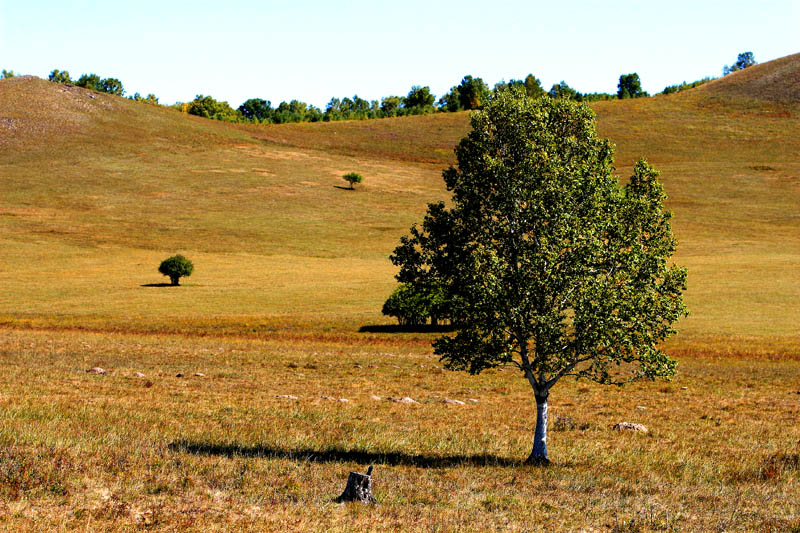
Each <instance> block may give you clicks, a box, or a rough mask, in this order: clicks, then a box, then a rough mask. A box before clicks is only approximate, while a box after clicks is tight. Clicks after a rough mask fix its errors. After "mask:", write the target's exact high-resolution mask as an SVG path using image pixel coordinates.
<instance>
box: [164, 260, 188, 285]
mask: <svg viewBox="0 0 800 533" xmlns="http://www.w3.org/2000/svg"><path fill="white" fill-rule="evenodd" d="M158 271H159V272H160V273H162V274H164V275H165V276H168V277H169V280H170V283H172V285H180V283H179V280H180V278H182V277H185V276H191V275H192V272H194V265H193V264H192V262H191V261H189V260H188V259H186V258H185V257H184V256H182V255H180V254H178V255H173V256H172V257H168V258H167V259H164V260H163V261H162V262H161V265H159V267H158Z"/></svg>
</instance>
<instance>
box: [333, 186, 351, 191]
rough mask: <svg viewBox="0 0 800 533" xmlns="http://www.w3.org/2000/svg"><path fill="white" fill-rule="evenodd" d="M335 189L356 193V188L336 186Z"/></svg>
mask: <svg viewBox="0 0 800 533" xmlns="http://www.w3.org/2000/svg"><path fill="white" fill-rule="evenodd" d="M333 188H334V189H342V190H343V191H354V190H355V188H351V187H345V186H344V185H334V186H333Z"/></svg>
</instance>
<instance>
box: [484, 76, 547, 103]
mask: <svg viewBox="0 0 800 533" xmlns="http://www.w3.org/2000/svg"><path fill="white" fill-rule="evenodd" d="M511 88H516V89H520V90H522V91H524V92H525V94H526V95H527V96H528V97H529V98H540V97H542V96H544V95H545V92H544V89H543V88H542V82H541V81H540V80H539V78H537V77H536V76H534V75H533V74H528V75H527V76H525V79H524V80H514V79H512V80H510V81H509V82H508V83H506V82H505V81H500V82H498V83H496V84H495V86H494V92H495V93H497V92H499V91H506V90H508V89H511Z"/></svg>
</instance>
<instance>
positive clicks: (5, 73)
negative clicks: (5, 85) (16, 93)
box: [0, 69, 16, 80]
mask: <svg viewBox="0 0 800 533" xmlns="http://www.w3.org/2000/svg"><path fill="white" fill-rule="evenodd" d="M15 76H16V74H14V71H13V70H6V69H3V70H2V71H0V80H5V79H8V78H13V77H15Z"/></svg>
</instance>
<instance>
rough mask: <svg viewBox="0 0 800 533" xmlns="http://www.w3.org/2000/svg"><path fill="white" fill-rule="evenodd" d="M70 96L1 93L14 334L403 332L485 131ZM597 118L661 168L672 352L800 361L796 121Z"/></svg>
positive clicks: (759, 116)
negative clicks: (179, 270)
mask: <svg viewBox="0 0 800 533" xmlns="http://www.w3.org/2000/svg"><path fill="white" fill-rule="evenodd" d="M59 91H60V87H58V86H52V85H51V84H48V83H45V82H35V81H29V82H27V85H26V86H24V90H23V89H19V88H18V86H15V85H11V84H9V83H8V82H4V83H3V84H2V91H0V97H2V98H3V100H4V102H6V103H7V105H6V106H5V107H4V109H5V112H6V114H8V115H10V116H12V117H14V120H17V122H16V124H17V129H16V130H14V131H13V133H14V135H11V136H6V137H5V142H4V143H3V145H2V148H0V151H1V152H2V157H0V177H1V181H0V187H2V196H0V228H2V232H3V247H4V253H3V254H2V255H0V281H2V283H3V287H4V290H3V292H2V294H0V317H2V320H3V322H4V323H6V324H15V323H16V324H20V325H22V324H28V325H30V324H38V325H46V324H51V325H64V324H72V325H76V326H80V325H81V324H82V325H83V326H84V327H91V328H95V329H108V328H112V329H145V330H155V329H162V330H165V331H168V330H175V329H184V330H186V331H195V332H203V331H207V330H208V329H209V328H211V329H212V330H216V331H225V332H229V333H237V334H251V335H252V334H258V333H259V331H263V330H265V329H267V330H268V329H272V330H275V329H286V328H289V329H300V330H302V331H305V332H310V333H319V332H321V331H330V330H335V331H337V332H338V333H339V334H354V333H355V332H356V331H357V330H358V328H359V327H360V326H363V325H370V324H378V323H386V322H387V320H386V319H385V318H384V317H383V316H382V315H381V314H380V305H381V303H382V301H383V300H384V299H385V297H386V296H387V295H388V293H389V292H390V291H391V289H392V286H393V283H394V282H393V279H392V274H393V273H394V270H393V267H392V265H391V264H390V262H389V261H388V255H389V254H390V253H391V251H392V249H393V248H394V246H395V245H396V244H397V243H398V240H399V237H400V236H401V235H403V234H404V233H405V232H407V231H408V227H409V226H410V225H411V224H412V223H413V222H415V221H419V220H421V218H422V215H423V213H424V210H425V205H426V203H427V202H430V201H436V200H439V199H446V197H447V195H446V191H445V190H444V187H443V183H442V180H441V177H440V174H441V170H442V169H443V168H444V167H446V166H447V165H449V164H451V163H452V162H453V156H452V146H453V145H454V144H455V143H456V142H457V141H458V139H459V138H460V137H461V136H462V135H463V134H465V133H466V131H467V129H468V115H467V114H466V113H458V114H442V115H435V116H425V117H406V118H402V119H387V120H374V121H363V122H344V123H328V124H288V125H279V126H242V125H227V124H222V123H217V122H213V121H208V120H203V119H198V118H196V117H187V116H185V115H181V114H180V113H177V112H174V111H171V110H165V109H159V108H156V107H152V106H147V105H144V104H137V103H133V102H128V101H123V100H120V99H118V98H114V97H110V96H108V95H96V96H97V97H96V98H95V99H88V98H87V97H86V96H85V95H86V94H88V93H85V91H81V90H79V89H73V90H72V91H71V92H70V91H67V92H59ZM20 94H25V95H27V96H28V99H29V100H28V101H27V102H25V101H24V100H22V97H21V96H20ZM21 102H22V103H21ZM32 102H33V104H35V105H33V104H32ZM594 107H595V110H596V111H597V115H598V129H599V131H600V134H601V135H603V136H606V137H608V138H610V139H611V140H612V142H614V143H615V145H616V149H617V154H616V165H617V168H618V173H619V175H620V177H621V178H622V179H625V178H626V176H627V175H628V174H629V173H630V170H631V168H632V165H633V164H634V162H635V161H636V160H637V159H638V158H639V157H643V156H644V157H647V158H648V159H649V160H650V162H651V163H652V164H653V165H654V166H655V167H656V168H658V169H659V170H661V171H662V181H663V183H664V185H665V188H666V191H667V194H668V195H669V200H668V206H669V207H670V208H671V209H673V210H674V212H675V217H674V219H673V223H674V228H675V232H676V235H677V237H678V240H679V246H678V252H677V254H676V256H675V260H676V261H677V262H678V263H679V264H682V265H685V266H687V267H688V268H689V290H688V292H687V294H686V298H687V302H688V304H689V307H690V309H691V311H692V315H691V316H690V317H689V318H688V319H686V320H684V321H682V322H681V323H680V325H679V329H680V331H681V334H680V335H679V336H678V337H676V338H675V340H674V341H673V343H672V346H673V347H674V348H675V349H701V350H711V351H715V350H716V351H722V352H726V353H727V352H734V351H735V347H736V346H737V345H739V340H740V339H745V340H746V342H745V344H747V345H748V346H749V348H748V351H756V352H757V351H775V350H778V351H783V352H786V351H789V352H791V351H793V350H795V349H796V347H797V344H798V342H797V339H798V338H800V330H798V326H797V324H798V323H800V320H798V306H797V305H796V304H795V303H794V302H796V301H798V300H800V284H799V283H798V281H800V269H798V268H796V267H795V266H794V265H796V264H798V261H800V217H798V215H797V209H796V208H797V205H800V178H799V176H800V162H799V161H800V159H798V154H800V138H798V135H797V132H798V131H800V120H799V119H798V110H797V107H796V106H792V105H788V104H779V103H765V102H753V101H750V100H731V99H727V100H726V99H723V98H721V97H715V98H710V97H706V96H703V95H702V94H695V93H692V92H690V93H685V94H679V95H675V96H671V97H656V98H649V99H641V100H632V101H622V102H600V103H597V104H595V105H594ZM349 171H357V172H360V173H362V174H363V175H364V176H365V182H364V184H363V185H361V186H358V187H357V190H356V191H348V190H343V189H341V188H337V186H339V187H343V186H346V185H347V184H346V183H345V182H344V181H343V180H342V179H341V176H342V175H343V174H344V173H346V172H349ZM176 252H181V253H184V254H185V255H187V256H189V257H190V258H192V259H193V260H194V261H195V263H196V270H195V274H194V275H193V277H191V278H189V279H187V280H186V281H185V287H183V288H180V289H175V290H173V289H172V288H154V287H143V286H142V285H148V284H154V283H158V282H159V280H160V279H161V278H160V277H159V275H158V274H157V273H156V267H157V266H158V263H159V262H160V260H161V259H163V258H164V257H166V256H167V255H171V254H173V253H176ZM22 265H24V267H23V266H22ZM254 323H255V324H257V326H253V324H254ZM759 346H760V348H759Z"/></svg>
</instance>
